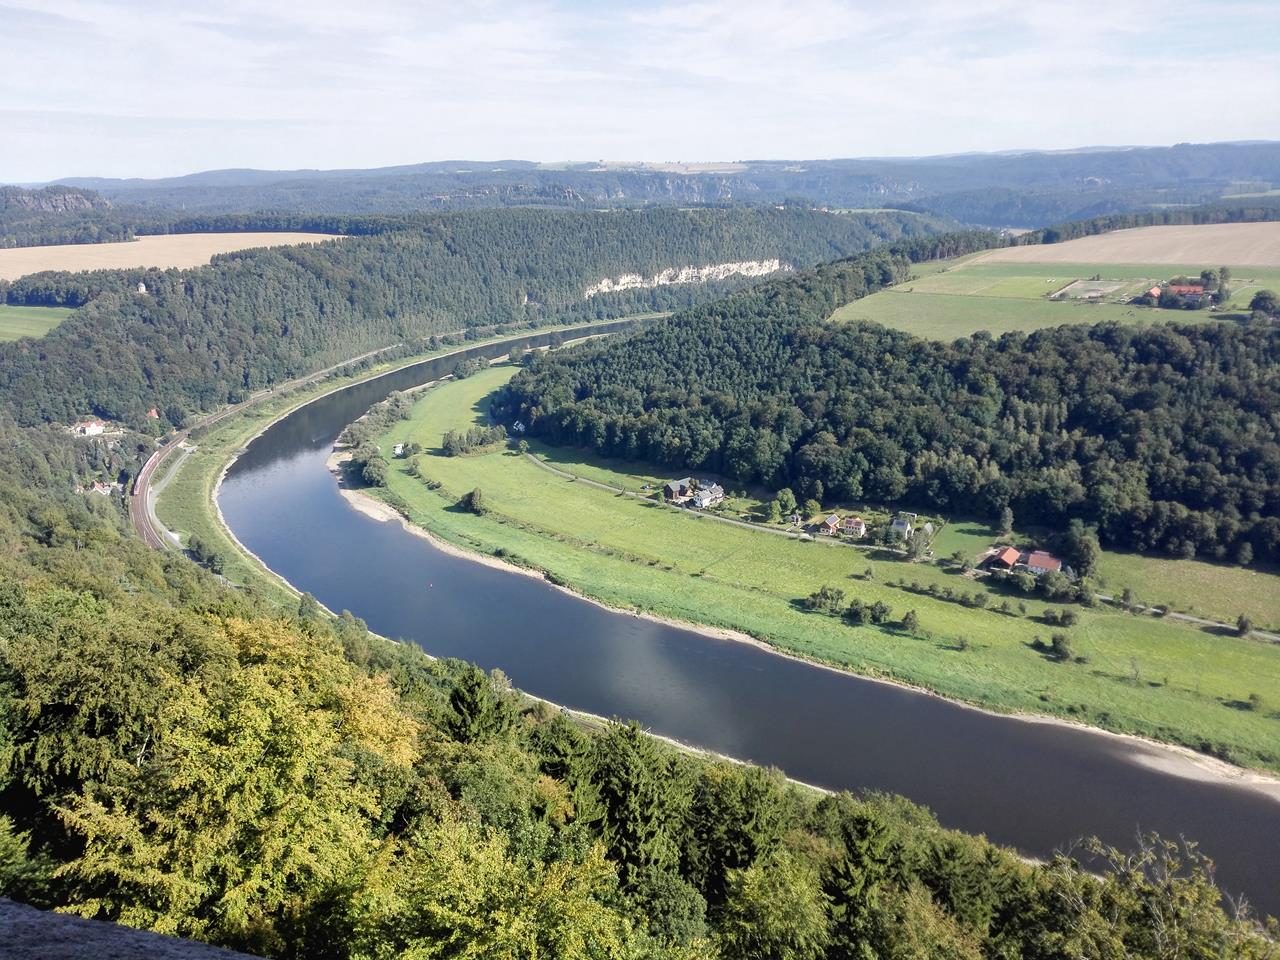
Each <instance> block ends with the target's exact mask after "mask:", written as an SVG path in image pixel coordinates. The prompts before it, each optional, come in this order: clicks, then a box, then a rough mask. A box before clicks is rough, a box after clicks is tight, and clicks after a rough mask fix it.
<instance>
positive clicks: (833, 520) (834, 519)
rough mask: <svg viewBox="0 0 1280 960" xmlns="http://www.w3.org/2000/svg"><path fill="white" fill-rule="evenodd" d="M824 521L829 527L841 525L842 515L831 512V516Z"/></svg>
mask: <svg viewBox="0 0 1280 960" xmlns="http://www.w3.org/2000/svg"><path fill="white" fill-rule="evenodd" d="M824 522H825V523H826V524H827V526H829V527H835V526H839V525H840V516H839V515H838V514H835V513H833V514H831V516H829V517H827V519H826V520H825V521H824Z"/></svg>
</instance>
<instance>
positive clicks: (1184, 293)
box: [1169, 283, 1204, 297]
mask: <svg viewBox="0 0 1280 960" xmlns="http://www.w3.org/2000/svg"><path fill="white" fill-rule="evenodd" d="M1169 292H1170V293H1173V294H1177V295H1178V296H1179V297H1201V296H1204V284H1203V283H1171V284H1169Z"/></svg>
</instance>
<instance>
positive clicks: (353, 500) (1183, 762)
mask: <svg viewBox="0 0 1280 960" xmlns="http://www.w3.org/2000/svg"><path fill="white" fill-rule="evenodd" d="M346 458H347V454H346V453H345V452H344V451H335V453H334V454H333V456H331V457H330V459H329V468H330V470H331V471H333V472H334V473H335V475H340V473H341V466H340V465H341V463H342V461H344V460H345V459H346ZM339 485H340V487H341V493H342V496H343V498H344V499H346V501H347V502H348V503H349V504H350V505H351V506H352V507H353V508H354V509H355V510H358V511H359V512H360V513H362V514H364V515H365V516H367V517H370V518H371V519H374V520H378V521H380V522H384V523H385V522H398V523H399V524H400V525H401V526H402V527H403V528H404V529H405V530H407V531H408V532H409V533H411V534H412V535H414V536H416V537H420V538H422V539H424V540H426V541H427V542H429V543H430V544H431V545H432V546H433V547H435V548H436V549H437V550H440V551H441V552H443V553H446V554H448V555H450V556H453V557H458V558H460V559H463V560H467V561H470V562H472V563H479V564H483V565H485V566H488V567H492V568H494V569H498V570H503V571H505V572H507V573H515V574H519V575H521V576H526V577H533V578H534V579H537V580H541V581H543V582H544V583H546V584H547V586H548V587H552V588H554V589H556V590H560V591H562V592H564V593H566V594H569V595H570V596H573V597H575V598H576V599H579V600H584V601H586V602H587V603H592V604H594V605H596V606H598V607H601V608H603V609H605V610H609V611H610V612H612V613H617V614H623V615H629V616H634V617H639V618H641V619H645V620H649V621H652V622H654V623H660V624H663V625H666V626H671V627H675V628H677V629H680V630H689V631H692V632H694V633H698V634H701V635H703V636H706V637H711V638H714V639H717V640H731V641H734V642H737V643H749V644H752V645H753V646H756V647H759V648H761V649H763V650H767V651H768V652H769V653H771V654H773V655H774V656H780V657H786V658H788V659H791V660H798V661H800V662H802V663H805V664H808V665H809V666H813V667H818V668H819V669H823V670H830V671H832V672H834V673H840V674H844V675H846V676H854V677H858V678H859V679H862V680H869V681H872V682H874V683H884V684H888V685H890V686H893V687H897V688H899V689H902V690H909V691H911V692H913V693H918V694H922V695H925V696H931V697H937V698H939V699H941V700H946V701H947V702H948V703H952V704H955V705H956V706H959V707H962V708H964V709H968V710H977V711H979V712H981V713H985V714H987V715H989V716H996V717H1001V718H1004V719H1008V720H1018V721H1022V722H1024V723H1043V724H1053V725H1056V726H1060V727H1064V728H1069V729H1075V730H1081V731H1085V732H1087V733H1089V734H1092V735H1095V736H1100V737H1108V738H1112V739H1113V740H1114V741H1116V742H1117V743H1119V744H1121V745H1122V746H1124V747H1125V749H1126V754H1127V756H1128V759H1130V760H1132V761H1133V762H1134V763H1137V764H1140V765H1142V766H1145V767H1148V768H1150V769H1153V770H1157V771H1159V772H1161V773H1165V774H1169V775H1171V776H1176V777H1181V778H1184V779H1189V780H1198V781H1201V782H1205V783H1217V784H1222V785H1228V786H1234V787H1239V788H1243V789H1248V790H1253V791H1256V792H1258V793H1261V794H1263V795H1264V796H1267V797H1270V798H1271V799H1273V800H1275V801H1277V802H1280V777H1276V776H1272V775H1271V774H1267V773H1263V772H1261V771H1257V770H1249V769H1246V768H1243V767H1237V766H1235V765H1233V764H1230V763H1227V762H1226V761H1223V760H1219V759H1217V758H1216V757H1211V756H1209V755H1207V754H1203V753H1198V752H1196V751H1195V750H1192V749H1190V748H1188V747H1183V746H1179V745H1177V744H1170V743H1163V742H1161V741H1158V740H1151V739H1149V738H1146V737H1139V736H1135V735H1133V734H1125V733H1115V732H1112V731H1109V730H1104V729H1102V728H1100V727H1094V726H1091V725H1089V724H1086V723H1080V722H1079V721H1075V720H1070V719H1067V718H1064V717H1053V716H1047V715H1044V714H1027V713H1001V712H999V711H995V710H990V709H988V708H986V707H981V706H978V705H976V704H972V703H966V702H964V701H961V700H954V699H952V698H950V697H943V696H942V695H941V694H939V693H936V692H935V691H932V690H928V689H926V688H923V687H919V686H915V685H913V684H909V683H904V682H902V681H899V680H892V679H888V678H885V677H877V676H871V675H866V674H859V673H854V672H853V671H850V670H844V669H841V668H840V667H837V666H833V665H832V664H829V663H823V662H821V661H817V660H812V659H810V658H807V657H802V656H799V655H797V654H794V653H791V652H788V651H786V650H780V649H779V648H777V647H775V646H772V645H771V644H768V643H766V642H764V641H762V640H758V639H756V638H755V637H752V636H750V635H749V634H746V633H742V632H741V631H737V630H731V629H727V628H722V627H710V626H705V625H703V624H698V623H691V622H688V621H680V620H676V619H673V618H670V617H662V616H658V615H656V614H651V613H647V612H644V611H637V610H626V609H620V608H618V607H612V606H609V605H608V604H605V603H602V602H601V601H599V600H596V599H594V598H592V597H588V596H584V595H583V594H580V593H578V592H576V591H574V590H571V589H569V588H567V587H562V586H559V585H556V584H553V583H551V582H550V581H548V580H547V579H546V577H545V576H544V575H543V573H542V572H541V571H540V570H532V569H529V568H527V567H522V566H519V565H516V564H513V563H509V562H507V561H505V560H502V559H500V558H498V557H493V556H489V555H487V554H483V553H477V552H475V551H473V550H467V549H465V548H463V547H460V546H458V545H457V544H454V543H452V542H450V541H448V540H445V539H443V538H442V537H439V536H437V535H435V534H433V533H431V532H430V531H429V530H426V529H424V528H422V527H420V526H418V525H416V524H414V523H411V522H410V521H409V520H408V519H407V518H405V517H404V516H403V515H402V514H401V513H400V512H399V511H397V510H396V509H394V508H393V507H391V506H389V505H388V504H386V503H384V502H382V501H381V500H378V499H376V498H375V497H373V496H370V495H369V494H368V493H366V492H364V491H361V490H355V489H351V488H348V487H345V486H343V485H342V484H339Z"/></svg>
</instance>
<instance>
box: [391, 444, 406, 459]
mask: <svg viewBox="0 0 1280 960" xmlns="http://www.w3.org/2000/svg"><path fill="white" fill-rule="evenodd" d="M391 455H392V456H393V457H403V456H404V444H403V443H397V444H396V445H395V446H394V447H392V448H391Z"/></svg>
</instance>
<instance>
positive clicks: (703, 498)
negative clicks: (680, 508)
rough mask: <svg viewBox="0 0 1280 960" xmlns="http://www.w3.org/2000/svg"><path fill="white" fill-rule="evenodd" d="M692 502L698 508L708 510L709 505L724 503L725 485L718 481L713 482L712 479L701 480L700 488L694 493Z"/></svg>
mask: <svg viewBox="0 0 1280 960" xmlns="http://www.w3.org/2000/svg"><path fill="white" fill-rule="evenodd" d="M692 502H693V506H694V507H695V508H697V509H698V510H706V509H707V508H708V507H714V506H715V505H716V504H718V503H723V502H724V487H722V486H720V484H718V483H712V482H711V481H710V480H702V481H699V483H698V489H697V491H696V492H695V493H694V495H693V501H692Z"/></svg>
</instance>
